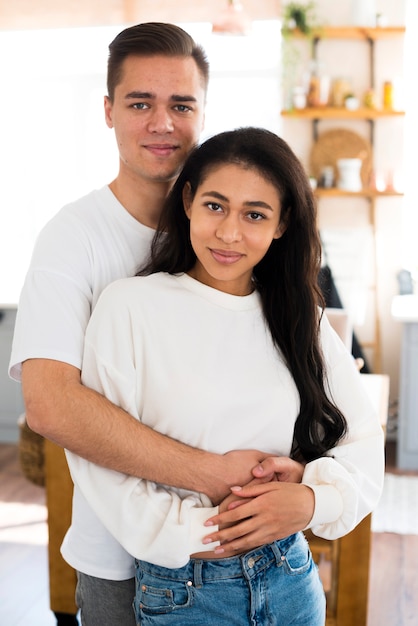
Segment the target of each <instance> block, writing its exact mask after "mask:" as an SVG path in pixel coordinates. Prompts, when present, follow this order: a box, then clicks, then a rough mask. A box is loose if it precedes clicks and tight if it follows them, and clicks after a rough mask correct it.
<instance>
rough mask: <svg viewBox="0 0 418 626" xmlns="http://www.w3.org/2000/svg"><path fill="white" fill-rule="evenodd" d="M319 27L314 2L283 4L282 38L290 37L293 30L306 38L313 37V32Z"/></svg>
mask: <svg viewBox="0 0 418 626" xmlns="http://www.w3.org/2000/svg"><path fill="white" fill-rule="evenodd" d="M319 27H320V24H319V21H318V18H317V15H316V3H315V2H313V1H311V2H305V3H301V2H288V3H287V4H285V6H284V10H283V27H282V35H283V37H286V36H288V35H291V34H292V33H293V32H294V31H295V30H299V31H300V32H301V33H303V34H304V35H306V37H313V33H314V31H315V30H317V29H318V28H319Z"/></svg>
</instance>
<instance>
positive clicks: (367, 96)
mask: <svg viewBox="0 0 418 626" xmlns="http://www.w3.org/2000/svg"><path fill="white" fill-rule="evenodd" d="M363 102H364V106H365V107H366V109H377V99H376V92H375V90H374V89H372V88H370V89H367V90H366V92H365V93H364V99H363Z"/></svg>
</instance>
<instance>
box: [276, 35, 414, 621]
mask: <svg viewBox="0 0 418 626" xmlns="http://www.w3.org/2000/svg"><path fill="white" fill-rule="evenodd" d="M404 32H405V28H404V27H403V26H402V27H401V26H400V27H389V28H366V27H354V26H347V27H346V26H335V27H324V28H321V29H320V30H318V32H317V33H315V35H314V48H313V49H314V53H315V54H316V47H317V46H318V44H319V42H320V41H321V40H324V39H349V40H362V41H365V42H367V43H368V45H369V51H370V56H369V63H370V81H371V85H370V86H371V87H374V53H375V50H374V44H375V42H376V41H377V40H380V39H390V38H393V37H398V36H402V35H403V34H404ZM294 36H295V37H298V38H300V37H305V35H303V34H302V33H300V32H298V31H295V32H294ZM281 114H282V115H283V116H284V117H286V118H287V119H294V120H301V121H304V120H305V121H309V122H310V123H311V124H312V126H313V139H316V137H317V126H318V123H319V122H320V121H321V120H339V119H341V120H345V121H347V122H351V121H358V120H365V121H368V122H369V123H370V136H371V144H372V147H373V139H374V124H375V122H376V121H377V120H381V119H383V118H390V117H399V116H403V115H404V111H397V110H386V109H372V108H366V107H364V106H362V107H360V108H358V109H356V110H354V111H353V110H348V109H346V108H342V107H338V108H337V107H329V106H327V107H315V108H313V107H306V108H305V109H298V110H283V111H282V112H281ZM402 195H403V194H402V193H400V192H398V191H395V190H391V189H389V190H385V191H379V190H377V189H371V188H364V189H362V190H361V191H358V192H349V191H343V190H341V189H338V188H331V189H322V188H317V189H316V190H315V196H316V197H317V199H318V201H320V200H321V199H325V198H328V199H331V200H333V199H335V200H336V201H338V199H342V198H353V199H356V198H364V199H366V200H367V201H368V204H369V214H368V222H369V224H370V226H371V228H372V230H373V233H374V235H376V210H377V204H378V202H379V199H380V198H385V197H397V196H399V197H401V196H402ZM374 253H375V254H374V256H375V265H376V256H377V255H376V236H375V237H374ZM376 283H377V281H376V280H375V285H374V300H375V302H374V307H375V331H374V339H373V341H372V342H367V343H366V342H363V344H362V345H363V347H365V348H373V352H374V370H375V371H376V372H380V369H381V349H380V320H379V315H378V308H377V305H378V302H377V285H376ZM383 413H386V414H387V411H385V410H384V408H383ZM370 519H371V517H370V515H369V516H368V517H366V518H365V519H364V520H363V521H362V522H361V523H360V524H359V525H358V526H357V528H355V529H354V531H352V532H351V533H349V534H348V535H347V536H345V537H343V538H341V539H338V540H336V541H327V540H325V539H320V538H318V537H315V536H314V535H313V534H312V533H310V532H308V533H306V535H307V539H308V541H309V544H310V547H311V550H312V555H313V558H314V560H315V561H316V563H317V564H318V566H319V571H320V573H321V577H322V579H323V582H324V587H325V590H326V595H327V620H326V626H354V625H355V626H366V623H367V601H368V584H369V563H370V540H371V531H370Z"/></svg>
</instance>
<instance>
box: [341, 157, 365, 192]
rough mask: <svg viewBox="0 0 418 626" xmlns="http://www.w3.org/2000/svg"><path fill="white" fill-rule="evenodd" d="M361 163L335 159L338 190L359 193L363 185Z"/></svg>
mask: <svg viewBox="0 0 418 626" xmlns="http://www.w3.org/2000/svg"><path fill="white" fill-rule="evenodd" d="M362 164H363V161H362V160H361V159H358V158H356V159H337V168H338V182H337V187H338V189H342V190H343V191H361V190H362V189H363V183H362V181H361V176H360V171H361V166H362Z"/></svg>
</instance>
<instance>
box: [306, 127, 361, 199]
mask: <svg viewBox="0 0 418 626" xmlns="http://www.w3.org/2000/svg"><path fill="white" fill-rule="evenodd" d="M348 158H360V159H361V160H362V166H361V173H360V175H361V180H362V183H363V187H364V188H367V187H369V186H370V176H371V173H372V169H373V162H372V147H371V144H370V142H369V141H368V140H367V139H365V138H364V137H361V136H360V135H358V134H357V133H355V132H353V131H351V130H347V129H345V128H335V129H332V130H328V131H325V132H323V133H322V134H321V135H320V136H319V137H318V139H317V141H316V142H315V143H314V145H313V147H312V151H311V159H310V168H311V174H312V176H314V177H315V178H316V179H317V180H320V178H321V173H322V170H323V168H324V167H326V166H327V165H330V166H332V167H333V169H334V180H335V181H337V180H338V168H337V160H338V159H348Z"/></svg>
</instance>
